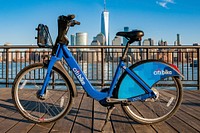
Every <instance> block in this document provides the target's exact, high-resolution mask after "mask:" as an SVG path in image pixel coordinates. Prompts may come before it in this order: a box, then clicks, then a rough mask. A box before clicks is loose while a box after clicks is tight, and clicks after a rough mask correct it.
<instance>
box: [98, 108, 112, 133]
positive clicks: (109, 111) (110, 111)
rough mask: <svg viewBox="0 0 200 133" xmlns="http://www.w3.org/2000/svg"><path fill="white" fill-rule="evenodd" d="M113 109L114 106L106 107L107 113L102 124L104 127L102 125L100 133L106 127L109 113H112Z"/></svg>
mask: <svg viewBox="0 0 200 133" xmlns="http://www.w3.org/2000/svg"><path fill="white" fill-rule="evenodd" d="M114 109H115V106H110V107H108V113H107V115H106V120H105V123H104V125H103V127H102V129H101V131H102V132H103V131H104V128H105V127H106V125H107V123H108V121H109V118H110V115H111V113H112V112H113V110H114Z"/></svg>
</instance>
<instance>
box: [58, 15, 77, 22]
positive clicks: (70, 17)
mask: <svg viewBox="0 0 200 133" xmlns="http://www.w3.org/2000/svg"><path fill="white" fill-rule="evenodd" d="M74 18H75V15H73V14H70V15H67V16H64V15H61V16H59V18H58V20H61V21H70V20H72V19H74Z"/></svg>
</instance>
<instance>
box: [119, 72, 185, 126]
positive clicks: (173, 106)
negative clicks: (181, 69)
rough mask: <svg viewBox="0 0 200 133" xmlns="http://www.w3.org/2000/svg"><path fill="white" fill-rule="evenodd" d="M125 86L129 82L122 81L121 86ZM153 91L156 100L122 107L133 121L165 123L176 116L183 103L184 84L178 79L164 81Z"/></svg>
mask: <svg viewBox="0 0 200 133" xmlns="http://www.w3.org/2000/svg"><path fill="white" fill-rule="evenodd" d="M127 76H128V75H127ZM125 77H126V76H125ZM123 84H127V82H123V79H122V81H121V84H120V86H124V85H123ZM120 86H119V87H120ZM127 87H128V86H127ZM151 89H152V90H153V91H154V93H155V94H156V95H157V98H156V99H153V98H152V99H146V100H145V101H135V102H131V103H130V104H128V105H122V108H123V110H124V112H125V113H126V114H127V115H128V116H129V117H130V118H131V119H134V120H135V121H137V122H139V123H142V124H153V123H157V122H161V121H165V120H166V119H168V118H170V117H171V116H173V115H174V113H175V112H176V111H177V110H178V108H179V106H180V104H181V101H182V84H181V82H180V79H179V78H178V77H168V78H165V79H162V80H160V81H159V82H157V83H156V84H154V85H153V86H152V88H151ZM133 91H134V90H133Z"/></svg>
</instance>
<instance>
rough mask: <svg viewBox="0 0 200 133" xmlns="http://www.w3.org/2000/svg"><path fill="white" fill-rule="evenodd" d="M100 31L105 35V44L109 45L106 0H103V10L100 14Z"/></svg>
mask: <svg viewBox="0 0 200 133" xmlns="http://www.w3.org/2000/svg"><path fill="white" fill-rule="evenodd" d="M101 33H102V34H103V35H104V36H105V45H107V46H108V45H109V12H108V11H107V10H106V0H104V11H103V12H102V14H101Z"/></svg>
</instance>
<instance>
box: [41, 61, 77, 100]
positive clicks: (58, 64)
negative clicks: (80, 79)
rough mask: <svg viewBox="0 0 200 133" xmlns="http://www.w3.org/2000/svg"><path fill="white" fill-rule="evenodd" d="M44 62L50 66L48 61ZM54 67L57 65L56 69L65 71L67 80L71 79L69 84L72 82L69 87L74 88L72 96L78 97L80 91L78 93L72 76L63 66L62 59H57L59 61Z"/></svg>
mask: <svg viewBox="0 0 200 133" xmlns="http://www.w3.org/2000/svg"><path fill="white" fill-rule="evenodd" d="M44 64H45V65H47V66H48V62H45V63H44ZM54 67H55V68H56V69H58V70H60V71H61V72H63V73H64V75H65V78H66V81H69V82H70V83H69V84H70V85H71V86H69V89H71V90H72V96H73V97H77V96H78V93H77V89H76V85H75V83H74V81H73V80H72V78H71V77H70V75H69V73H68V72H67V71H66V69H65V68H64V67H63V65H62V63H61V62H60V61H57V62H56V63H55V64H54Z"/></svg>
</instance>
